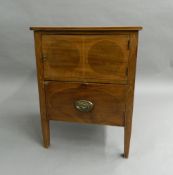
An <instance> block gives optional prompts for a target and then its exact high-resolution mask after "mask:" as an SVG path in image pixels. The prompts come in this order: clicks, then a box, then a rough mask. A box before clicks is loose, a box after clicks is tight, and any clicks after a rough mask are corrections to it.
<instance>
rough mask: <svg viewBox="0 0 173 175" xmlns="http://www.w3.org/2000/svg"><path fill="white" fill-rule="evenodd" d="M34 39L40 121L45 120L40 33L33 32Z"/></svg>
mask: <svg viewBox="0 0 173 175" xmlns="http://www.w3.org/2000/svg"><path fill="white" fill-rule="evenodd" d="M34 39H35V56H36V65H37V80H38V90H39V101H40V114H41V118H42V119H46V100H45V90H44V75H43V74H44V72H43V62H42V52H41V32H34Z"/></svg>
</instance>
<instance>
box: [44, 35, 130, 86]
mask: <svg viewBox="0 0 173 175" xmlns="http://www.w3.org/2000/svg"><path fill="white" fill-rule="evenodd" d="M128 42H129V35H43V36H42V52H43V53H42V54H43V57H45V61H44V76H45V79H46V80H66V81H73V80H74V81H83V80H85V81H87V82H112V83H113V82H116V83H117V82H121V83H124V84H126V83H127V69H128V56H129V49H128Z"/></svg>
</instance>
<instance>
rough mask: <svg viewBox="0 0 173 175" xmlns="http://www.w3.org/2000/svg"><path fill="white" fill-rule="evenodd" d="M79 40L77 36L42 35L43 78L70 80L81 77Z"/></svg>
mask: <svg viewBox="0 0 173 175" xmlns="http://www.w3.org/2000/svg"><path fill="white" fill-rule="evenodd" d="M81 42H82V41H81V38H80V37H78V36H71V35H43V36H42V50H43V56H44V57H45V61H44V76H45V79H47V80H69V81H70V80H77V79H79V78H80V77H81V72H82V67H81V65H80V64H81Z"/></svg>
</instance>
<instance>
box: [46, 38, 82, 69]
mask: <svg viewBox="0 0 173 175" xmlns="http://www.w3.org/2000/svg"><path fill="white" fill-rule="evenodd" d="M47 57H48V60H49V65H50V66H52V67H54V68H57V69H64V68H65V69H67V70H68V71H71V70H73V69H75V68H76V67H77V66H78V64H79V61H80V52H79V50H78V48H77V47H76V45H75V44H74V43H72V42H70V41H68V40H58V42H52V43H51V44H50V46H49V48H48V55H47Z"/></svg>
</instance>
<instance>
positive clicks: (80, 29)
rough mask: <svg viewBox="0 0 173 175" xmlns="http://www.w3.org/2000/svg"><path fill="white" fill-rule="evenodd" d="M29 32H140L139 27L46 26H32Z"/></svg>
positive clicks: (140, 28)
mask: <svg viewBox="0 0 173 175" xmlns="http://www.w3.org/2000/svg"><path fill="white" fill-rule="evenodd" d="M30 30H35V31H62V30H64V31H90V30H91V31H115V30H116V31H118V30H120V31H138V30H142V27H141V26H128V27H127V26H125V27H123V26H116V27H101V26H100V27H56V26H52V27H47V26H43V27H37V26H33V27H30Z"/></svg>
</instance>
